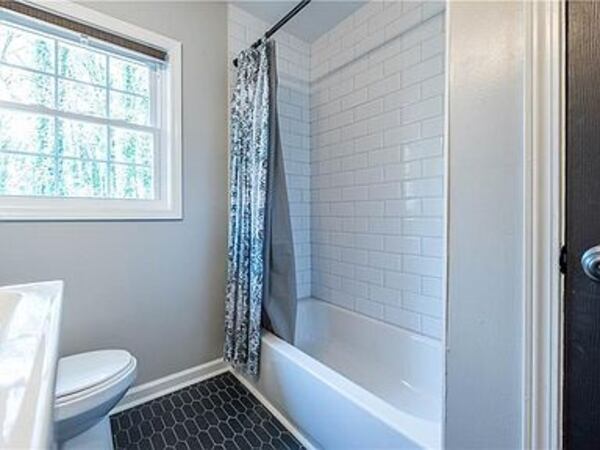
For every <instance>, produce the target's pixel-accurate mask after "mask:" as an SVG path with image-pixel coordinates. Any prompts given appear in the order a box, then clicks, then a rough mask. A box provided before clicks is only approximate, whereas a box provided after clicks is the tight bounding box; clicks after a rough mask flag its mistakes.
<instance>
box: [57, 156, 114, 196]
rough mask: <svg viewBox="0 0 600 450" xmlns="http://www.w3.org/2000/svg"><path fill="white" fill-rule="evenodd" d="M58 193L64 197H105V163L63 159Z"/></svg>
mask: <svg viewBox="0 0 600 450" xmlns="http://www.w3.org/2000/svg"><path fill="white" fill-rule="evenodd" d="M61 169H62V171H61V173H62V177H61V182H60V186H59V193H60V195H62V196H64V197H92V198H93V197H96V198H98V197H107V192H106V186H107V179H106V163H102V162H98V161H82V160H80V159H65V160H63V162H62V164H61Z"/></svg>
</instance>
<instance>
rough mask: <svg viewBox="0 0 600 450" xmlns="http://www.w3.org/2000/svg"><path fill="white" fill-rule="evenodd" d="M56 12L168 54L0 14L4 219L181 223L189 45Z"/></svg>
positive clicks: (100, 18)
mask: <svg viewBox="0 0 600 450" xmlns="http://www.w3.org/2000/svg"><path fill="white" fill-rule="evenodd" d="M57 6H58V7H59V8H65V11H68V14H69V16H70V18H73V17H74V12H75V13H79V16H80V17H77V16H75V18H76V19H84V20H85V21H86V22H87V23H90V19H92V20H93V21H94V22H95V23H94V22H92V23H93V25H94V26H96V27H102V28H104V29H107V30H108V31H111V32H116V33H119V34H121V35H122V34H124V33H123V31H124V30H125V31H126V32H127V33H128V34H127V37H128V38H129V39H136V40H141V41H143V42H145V43H147V44H150V45H152V44H154V45H155V46H157V47H159V48H162V49H165V50H166V55H167V58H168V59H167V61H161V60H158V59H156V58H153V57H150V56H146V55H144V54H141V53H137V52H133V51H131V50H129V49H126V48H123V47H119V46H116V45H114V44H112V43H108V42H103V41H99V40H96V39H93V38H89V37H85V36H82V35H81V34H79V33H75V32H72V31H69V30H67V29H64V28H61V27H57V26H55V25H51V24H47V23H44V22H43V21H40V20H34V19H32V18H29V17H26V16H24V15H22V14H18V13H15V12H13V11H7V10H3V9H0V220H1V219H4V220H11V219H12V220H27V219H35V220H40V219H144V218H150V219H152V218H156V219H161V218H180V217H181V186H180V171H181V167H180V158H181V155H180V152H181V147H180V146H181V144H180V133H179V131H178V130H179V128H180V124H179V123H178V122H179V121H180V92H178V91H180V81H179V80H178V79H177V78H178V77H179V76H180V75H179V74H180V69H179V67H178V65H179V64H180V63H179V50H180V46H179V44H178V43H176V42H175V41H172V40H170V39H168V38H164V37H162V36H157V35H155V34H154V33H150V32H147V31H145V30H141V29H138V28H137V27H133V26H131V25H128V24H125V23H123V22H119V21H116V20H114V19H111V18H108V17H107V16H104V15H101V14H98V13H95V12H93V11H91V10H88V9H86V8H83V7H81V6H78V5H73V4H68V5H65V4H64V3H63V4H59V5H57ZM53 8H54V7H53ZM58 12H59V13H60V12H61V11H58ZM81 16H83V17H81ZM114 27H116V28H118V29H117V30H114ZM132 31H133V33H132Z"/></svg>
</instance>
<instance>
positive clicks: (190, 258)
mask: <svg viewBox="0 0 600 450" xmlns="http://www.w3.org/2000/svg"><path fill="white" fill-rule="evenodd" d="M85 6H86V7H89V8H94V9H97V10H98V11H100V12H103V13H106V14H109V15H111V16H114V17H116V18H118V19H121V20H125V21H127V22H131V23H133V24H136V25H139V26H142V27H145V28H148V29H150V30H152V31H156V32H158V33H162V34H165V35H167V36H169V37H172V38H174V39H177V40H180V41H181V42H182V43H183V161H184V165H183V183H184V185H183V193H184V204H183V206H184V219H183V220H181V221H139V222H119V221H117V222H93V221H92V222H24V223H6V222H4V223H0V254H1V258H0V285H4V284H9V283H23V282H30V281H39V280H51V279H63V280H65V282H66V291H65V303H64V310H63V312H64V316H63V327H62V347H61V353H62V354H69V353H73V352H80V351H86V350H92V349H99V348H119V347H121V348H126V349H128V350H130V351H131V352H132V353H133V354H134V355H135V356H137V358H138V364H139V373H138V379H137V383H143V382H146V381H150V380H154V379H156V378H159V377H162V376H165V375H169V374H172V373H174V372H178V371H180V370H183V369H186V368H189V367H192V366H196V365H198V364H201V363H204V362H207V361H209V360H212V359H214V358H219V357H220V356H221V355H222V340H223V331H222V329H223V298H224V278H225V248H226V232H227V221H226V209H227V140H226V138H227V131H226V123H227V112H226V105H225V102H224V101H223V99H225V98H226V96H227V84H226V79H227V15H226V13H227V8H226V5H225V4H223V3H208V2H187V3H178V2H170V1H169V2H148V3H147V2H138V1H135V2H133V1H131V2H85Z"/></svg>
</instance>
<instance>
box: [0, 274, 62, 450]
mask: <svg viewBox="0 0 600 450" xmlns="http://www.w3.org/2000/svg"><path fill="white" fill-rule="evenodd" d="M62 292H63V282H62V281H49V282H43V283H32V284H22V285H15V286H4V287H0V449H13V448H50V447H51V446H52V440H53V435H52V425H53V423H52V422H53V417H52V411H53V407H54V384H55V377H56V366H57V362H58V337H59V325H60V312H61V304H62Z"/></svg>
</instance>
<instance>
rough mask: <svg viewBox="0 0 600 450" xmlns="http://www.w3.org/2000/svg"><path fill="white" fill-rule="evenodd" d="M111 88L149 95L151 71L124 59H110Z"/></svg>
mask: <svg viewBox="0 0 600 450" xmlns="http://www.w3.org/2000/svg"><path fill="white" fill-rule="evenodd" d="M110 86H111V87H112V88H114V89H119V90H121V91H127V92H132V93H134V94H140V95H148V93H149V92H150V69H149V68H148V67H147V66H142V65H140V64H135V63H132V62H129V61H124V60H122V59H117V58H111V59H110Z"/></svg>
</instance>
